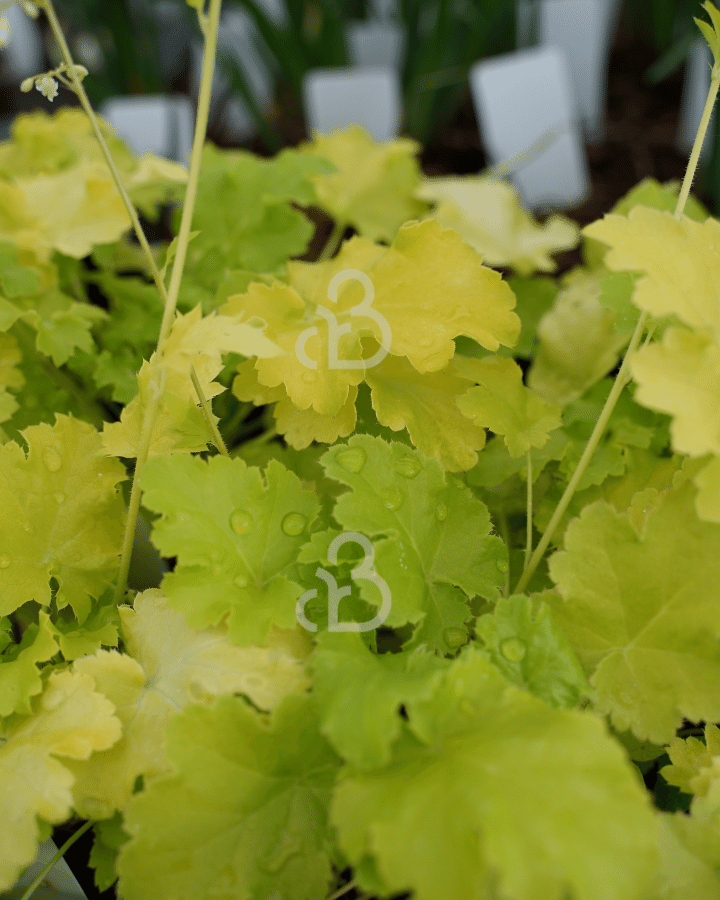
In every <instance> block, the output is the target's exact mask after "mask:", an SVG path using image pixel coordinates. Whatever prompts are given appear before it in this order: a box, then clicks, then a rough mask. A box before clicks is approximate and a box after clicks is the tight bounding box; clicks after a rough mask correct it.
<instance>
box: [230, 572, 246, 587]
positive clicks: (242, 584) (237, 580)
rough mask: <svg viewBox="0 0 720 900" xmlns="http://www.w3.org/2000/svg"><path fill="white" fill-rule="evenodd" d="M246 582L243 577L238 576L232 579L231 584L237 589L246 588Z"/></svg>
mask: <svg viewBox="0 0 720 900" xmlns="http://www.w3.org/2000/svg"><path fill="white" fill-rule="evenodd" d="M247 583H248V580H247V578H246V577H245V576H244V575H238V576H237V577H236V578H234V579H233V584H236V585H237V586H238V587H239V588H245V587H247Z"/></svg>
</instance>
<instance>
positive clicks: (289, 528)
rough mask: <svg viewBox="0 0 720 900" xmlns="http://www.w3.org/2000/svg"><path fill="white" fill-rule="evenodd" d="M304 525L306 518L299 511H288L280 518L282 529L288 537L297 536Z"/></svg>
mask: <svg viewBox="0 0 720 900" xmlns="http://www.w3.org/2000/svg"><path fill="white" fill-rule="evenodd" d="M306 525H307V519H306V518H305V516H304V515H303V514H302V513H299V512H291V513H288V514H287V515H286V516H285V518H284V519H283V520H282V530H283V531H284V532H285V534H287V535H290V537H297V535H299V534H302V532H303V529H304V528H305V526H306Z"/></svg>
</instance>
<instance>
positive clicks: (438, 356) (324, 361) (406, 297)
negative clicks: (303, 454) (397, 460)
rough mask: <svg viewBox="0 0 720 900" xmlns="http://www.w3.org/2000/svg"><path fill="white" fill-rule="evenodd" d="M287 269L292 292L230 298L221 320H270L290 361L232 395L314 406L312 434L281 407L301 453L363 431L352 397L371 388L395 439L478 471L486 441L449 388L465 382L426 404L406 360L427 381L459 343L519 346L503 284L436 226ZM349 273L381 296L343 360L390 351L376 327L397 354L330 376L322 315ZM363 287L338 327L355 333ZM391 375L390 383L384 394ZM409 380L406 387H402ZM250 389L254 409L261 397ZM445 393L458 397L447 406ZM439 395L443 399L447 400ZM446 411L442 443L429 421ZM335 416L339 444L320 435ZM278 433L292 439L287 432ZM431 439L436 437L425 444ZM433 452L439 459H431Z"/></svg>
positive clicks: (283, 288) (347, 299) (267, 289)
mask: <svg viewBox="0 0 720 900" xmlns="http://www.w3.org/2000/svg"><path fill="white" fill-rule="evenodd" d="M431 260H432V261H433V262H432V263H431V262H430V261H431ZM448 266H450V267H452V269H453V271H455V272H456V274H455V276H454V277H453V282H452V286H451V287H449V286H448V280H447V271H448ZM287 268H288V278H289V283H288V284H283V283H280V282H276V283H275V284H273V285H272V286H267V285H264V284H259V283H254V284H251V285H250V288H249V290H248V292H247V293H246V294H244V295H238V296H235V297H231V298H230V299H229V300H228V303H227V304H226V305H225V306H224V307H222V308H221V310H220V311H221V313H225V314H228V315H236V314H242V315H244V316H258V317H259V318H261V319H262V320H263V321H266V322H267V323H268V324H267V330H266V332H265V333H266V334H267V336H268V338H270V339H271V340H272V341H274V342H275V343H276V344H278V345H279V346H280V347H281V348H282V349H283V350H284V351H285V355H284V356H281V357H277V358H276V359H261V360H258V361H257V362H256V363H255V371H256V373H257V374H256V379H257V388H255V387H254V386H253V384H252V381H251V380H250V374H251V373H250V370H249V369H248V368H247V367H245V368H244V369H243V378H242V379H241V381H239V382H237V383H236V385H234V386H233V390H234V392H235V393H236V395H237V396H238V397H240V398H241V399H253V400H254V402H256V403H257V402H261V403H268V402H274V401H280V402H283V401H285V397H284V395H283V393H282V392H280V393H278V394H274V393H272V392H274V391H275V390H276V389H279V388H284V390H285V391H286V392H287V398H288V400H289V402H290V403H292V405H293V406H294V407H296V408H297V410H300V411H302V412H303V413H304V412H305V411H306V410H309V409H310V408H312V410H313V412H314V413H317V414H319V416H320V417H321V418H319V419H316V418H313V419H312V420H310V421H311V422H312V424H313V425H314V426H315V429H316V432H315V433H313V429H312V428H311V427H310V426H307V427H306V428H305V429H301V428H299V427H298V426H297V423H296V422H295V421H294V420H293V419H292V417H291V416H290V413H291V409H289V408H288V405H287V401H286V402H285V404H284V407H283V415H284V416H285V417H286V418H287V419H288V425H292V426H293V427H294V429H295V434H296V435H297V437H296V438H294V439H293V446H295V447H296V448H298V449H299V448H300V447H303V446H307V444H308V443H309V442H310V440H312V439H313V438H315V439H316V440H334V439H335V438H336V437H337V436H339V435H342V436H345V435H347V434H348V433H350V431H351V430H352V428H353V427H354V424H355V418H354V414H353V409H352V405H354V398H353V399H352V400H351V399H350V395H351V391H352V388H354V387H355V386H357V385H358V384H359V383H360V382H361V381H362V380H363V378H365V379H366V380H367V381H368V383H370V384H371V385H373V388H374V392H375V393H376V395H377V396H374V398H373V405H374V406H375V407H376V409H378V415H379V417H380V419H379V420H380V422H381V423H382V424H383V425H389V426H390V427H391V428H393V430H398V429H401V428H405V427H408V428H410V431H411V436H412V438H413V440H415V441H417V442H418V446H422V447H423V449H426V448H427V449H428V451H429V452H431V453H433V454H437V455H440V452H441V450H440V445H443V444H444V445H445V455H446V456H447V457H448V458H449V459H452V460H453V461H452V464H453V465H454V466H455V467H456V468H462V467H463V466H464V467H465V468H468V467H469V466H471V465H472V464H473V462H474V461H475V458H476V457H475V456H474V452H473V451H474V449H476V448H477V447H481V446H482V445H483V442H484V438H483V436H482V434H481V432H480V431H479V430H476V429H473V428H472V426H471V425H470V423H467V424H464V423H463V417H462V416H459V415H458V414H457V409H456V407H455V404H454V402H453V397H452V395H454V393H457V390H454V391H453V390H452V387H453V386H455V387H457V386H458V385H457V382H456V381H454V380H453V379H449V380H448V381H449V382H453V381H454V385H453V384H451V383H447V384H441V383H439V382H442V379H439V382H435V381H433V382H430V381H429V380H428V386H430V385H432V386H431V387H429V390H430V395H432V394H433V392H434V396H433V397H431V396H430V395H428V394H427V393H425V395H424V396H423V394H422V391H424V390H425V389H424V388H423V387H422V386H421V385H422V384H424V382H421V381H420V380H419V379H418V378H417V377H416V375H415V372H413V371H412V370H411V369H410V367H409V366H408V365H407V364H406V363H405V360H404V359H403V357H405V358H406V359H407V361H408V362H409V363H410V364H411V366H412V367H413V369H414V370H415V371H416V372H418V373H420V374H425V373H428V372H433V373H436V372H440V370H442V369H444V368H445V367H446V366H447V364H448V363H449V362H450V360H451V359H452V357H453V354H454V351H455V345H454V341H453V339H454V338H455V337H457V336H458V335H459V334H467V335H468V336H470V337H472V338H474V339H475V340H476V341H478V342H479V343H480V344H482V345H483V346H484V347H487V348H488V349H490V350H493V351H496V350H497V349H498V347H499V345H500V343H503V344H506V345H508V346H510V345H512V344H513V343H514V341H515V340H516V338H517V335H518V333H519V328H520V320H519V319H518V317H517V316H516V315H515V313H514V312H512V311H511V310H512V306H513V305H514V297H513V295H512V292H511V291H510V289H509V288H508V287H507V285H505V284H504V283H503V282H502V279H501V278H500V275H499V274H498V273H496V272H493V271H492V270H490V269H487V268H485V267H484V266H482V265H481V263H480V258H479V257H478V255H477V254H476V253H475V251H474V250H472V249H471V248H470V247H468V246H467V245H466V244H464V243H463V242H462V240H461V239H460V237H459V236H458V235H457V234H455V233H454V232H452V231H449V230H442V229H441V228H440V226H439V225H438V224H437V222H435V221H432V220H429V221H427V222H422V223H412V224H409V225H406V226H404V227H403V228H401V229H400V232H399V233H398V235H397V238H396V240H395V242H394V244H393V245H392V247H390V248H388V249H385V248H383V247H381V246H379V245H377V244H372V243H371V242H370V241H367V240H365V239H363V238H352V239H351V240H350V241H348V242H347V243H346V244H345V245H344V246H343V248H342V249H341V251H340V253H339V254H338V256H337V257H335V258H334V259H332V260H329V261H327V262H323V263H302V262H290V263H288V267H287ZM348 269H350V270H359V271H360V272H362V273H364V274H366V275H367V277H368V278H369V280H370V283H371V285H372V288H373V296H372V297H371V298H369V299H371V300H372V306H371V310H372V311H374V313H375V318H370V317H359V314H357V315H358V317H359V318H360V321H359V322H358V325H357V326H355V327H356V331H355V332H354V333H353V332H350V333H347V334H342V335H341V338H340V340H339V342H338V348H337V349H338V358H339V359H340V360H341V361H345V360H347V361H354V362H355V361H359V360H361V359H365V358H366V357H365V356H364V355H363V354H365V353H368V352H370V353H372V354H373V356H374V355H375V352H378V351H376V350H374V344H373V343H372V341H373V340H374V341H375V342H378V343H379V342H383V341H384V340H385V338H386V336H387V335H384V334H383V332H382V329H381V323H380V324H379V322H380V320H384V323H385V325H386V326H387V329H388V334H389V338H390V340H389V346H388V344H387V343H384V345H383V346H385V348H386V349H389V354H390V356H386V357H385V358H384V359H383V360H381V362H380V364H379V365H375V366H372V365H371V366H370V367H369V368H365V367H364V368H362V369H360V368H336V367H333V368H331V367H330V356H329V350H330V347H329V337H328V334H329V328H328V324H327V320H326V318H325V317H323V316H322V315H321V314H320V313H318V311H317V310H318V307H321V306H325V304H327V303H329V302H330V301H329V300H328V291H329V284H330V282H331V280H332V279H333V278H334V277H336V276H338V275H340V274H341V273H342V272H343V271H346V270H348ZM399 285H401V286H402V287H401V288H399V287H398V286H399ZM365 288H366V286H365V285H363V284H362V283H361V281H359V280H355V279H348V280H346V281H345V282H344V283H342V284H341V285H340V292H339V296H338V299H337V302H336V303H333V306H334V307H335V310H336V312H333V314H334V315H336V318H337V321H338V324H340V325H341V326H345V325H346V324H354V323H352V322H351V319H352V318H353V317H352V315H351V311H352V309H353V307H356V306H358V304H360V303H361V302H366V301H367V300H368V295H367V294H364V291H365ZM326 308H327V307H326ZM448 310H450V312H448ZM312 332H315V333H312ZM303 333H305V336H304V334H303ZM362 335H366V336H367V337H366V342H362V343H361V336H362ZM298 345H300V349H301V350H302V352H304V354H305V356H307V358H308V359H309V360H310V361H311V362H316V363H317V368H315V369H312V368H309V367H308V363H307V361H305V360H303V359H302V358H301V353H300V352H299V351H298ZM398 357H399V359H397V358H398ZM395 370H397V372H396V373H395ZM451 374H453V373H451ZM383 376H385V377H387V379H388V381H386V382H385V384H383V382H384V381H385V378H384V377H383ZM394 378H397V379H398V383H397V384H394V383H393V379H394ZM410 378H411V383H409V384H408V383H407V381H406V380H407V379H410ZM254 390H255V391H257V393H256V395H255V396H257V399H254V398H253V391H254ZM448 393H451V396H447V394H448ZM381 394H382V395H383V397H384V399H383V400H381V399H380V395H381ZM442 394H445V397H444V398H443V397H442V396H441V395H442ZM428 406H430V407H432V411H431V412H428ZM381 407H382V409H383V411H382V412H380V408H381ZM341 410H342V414H341ZM440 410H445V412H444V416H445V418H446V419H447V420H448V424H449V425H451V427H452V429H453V430H452V431H451V433H450V434H448V435H443V434H441V435H438V434H437V430H435V434H432V433H430V434H428V430H427V428H425V423H426V422H427V419H428V417H429V416H437V415H438V414H439V413H440ZM339 414H341V422H342V431H338V428H337V425H336V426H335V430H334V437H330V438H328V437H325V436H321V434H322V435H325V434H332V427H331V425H330V423H332V421H333V419H334V418H335V417H337V416H338V415H339ZM309 415H310V413H309V412H308V416H309ZM278 418H279V417H278ZM393 423H394V424H393ZM278 430H279V431H280V432H281V433H284V430H283V428H282V427H281V426H280V423H278ZM463 430H464V432H465V433H464V434H462V432H463ZM423 433H425V434H427V435H428V436H427V437H426V438H425V439H424V443H422V444H421V443H420V442H421V441H423V438H422V435H423ZM300 434H302V440H303V442H302V443H301V442H300ZM456 437H461V447H460V449H458V451H457V452H456V454H452V453H451V452H449V446H448V445H450V444H452V442H453V440H454V439H455V438H456ZM431 444H432V445H434V446H433V449H430V445H431ZM462 444H464V445H465V446H462ZM473 444H474V446H472V445H473ZM453 456H455V458H454V459H453ZM461 460H462V461H461Z"/></svg>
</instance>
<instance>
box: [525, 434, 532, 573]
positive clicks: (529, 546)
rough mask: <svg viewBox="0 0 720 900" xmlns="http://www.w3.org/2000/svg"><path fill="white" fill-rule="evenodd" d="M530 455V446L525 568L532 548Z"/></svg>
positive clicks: (529, 455) (528, 455)
mask: <svg viewBox="0 0 720 900" xmlns="http://www.w3.org/2000/svg"><path fill="white" fill-rule="evenodd" d="M532 486H533V481H532V456H531V454H530V448H529V447H528V449H527V538H526V541H525V568H526V569H527V566H528V562H529V561H530V551H531V550H532Z"/></svg>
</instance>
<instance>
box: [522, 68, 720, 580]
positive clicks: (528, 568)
mask: <svg viewBox="0 0 720 900" xmlns="http://www.w3.org/2000/svg"><path fill="white" fill-rule="evenodd" d="M719 87H720V65H718V62H717V61H716V64H715V66H714V67H713V70H712V79H711V83H710V90H709V91H708V96H707V100H706V102H705V109H704V110H703V114H702V119H701V120H700V127H699V128H698V131H697V134H696V136H695V143H694V144H693V148H692V153H691V154H690V159H689V161H688V165H687V169H686V170H685V178H684V179H683V183H682V187H681V189H680V193H679V194H678V200H677V205H676V207H675V212H674V214H673V215H674V218H675V219H677V220H678V221H680V219H682V215H683V211H684V210H685V204H686V202H687V198H688V195H689V193H690V186H691V185H692V181H693V178H694V177H695V170H696V168H697V164H698V159H699V157H700V150H701V149H702V145H703V141H704V140H705V133H706V131H707V128H708V123H709V122H710V115H711V114H712V110H713V106H714V105H715V99H716V97H717V93H718V88H719ZM647 320H648V313H647V311H645V310H643V312H642V314H641V316H640V318H639V319H638V323H637V325H636V326H635V331H634V332H633V335H632V337H631V339H630V344H629V345H628V348H627V351H626V353H625V358H624V359H623V362H622V365H621V367H620V371H619V372H618V374H617V377H616V378H615V383H614V384H613V386H612V389H611V391H610V393H609V394H608V398H607V400H606V401H605V405H604V407H603V409H602V412H601V413H600V416H599V418H598V420H597V422H596V423H595V428H594V429H593V432H592V434H591V435H590V439H589V441H588V443H587V446H586V447H585V451H584V452H583V455H582V456H581V457H580V461H579V462H578V465H577V468H576V469H575V472H574V473H573V476H572V478H571V479H570V481H569V483H568V486H567V487H566V488H565V492H564V493H563V495H562V497H561V498H560V502H559V503H558V505H557V509H556V510H555V512H554V513H553V515H552V518H551V519H550V522H549V523H548V526H547V528H546V529H545V532H544V534H543V536H542V537H541V539H540V541H539V543H538V545H537V547H536V548H535V552H534V553H533V555H532V556H531V557H530V561H529V562H528V563H527V564H526V565H525V568H524V569H523V573H522V575H521V576H520V580H519V581H518V583H517V584H516V585H515V590H514V591H513V593H515V594H519V593H521V592H522V591H523V590H524V589H525V587H526V586H527V584H528V582H529V581H530V579H531V578H532V576H533V573H534V572H535V569H537V567H538V564H539V563H540V560H541V559H542V557H543V554H544V553H545V550H546V549H547V547H548V544H549V543H550V540H551V539H552V536H553V534H554V533H555V529H556V528H557V526H558V524H559V522H560V520H561V518H562V516H563V514H564V513H565V510H566V509H567V507H568V505H569V503H570V501H571V500H572V497H573V494H574V493H575V490H576V489H577V486H578V483H579V481H580V479H581V478H582V476H583V474H584V473H585V470H586V468H587V466H588V464H589V462H590V459H591V457H592V455H593V453H594V452H595V449H596V448H597V445H598V443H599V442H600V438H601V437H602V435H603V433H604V431H605V426H606V425H607V423H608V420H609V419H610V416H611V415H612V412H613V410H614V409H615V404H616V403H617V401H618V397H619V396H620V394H621V392H622V389H623V388H624V387H625V385H626V384H628V382H629V381H630V380H631V377H632V376H631V375H630V367H629V364H630V361H631V360H632V358H633V356H634V354H635V352H636V350H637V346H638V344H639V343H640V338H641V336H642V333H643V331H644V329H645V325H646V323H647ZM651 333H652V332H651ZM649 337H650V335H648V340H649Z"/></svg>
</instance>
